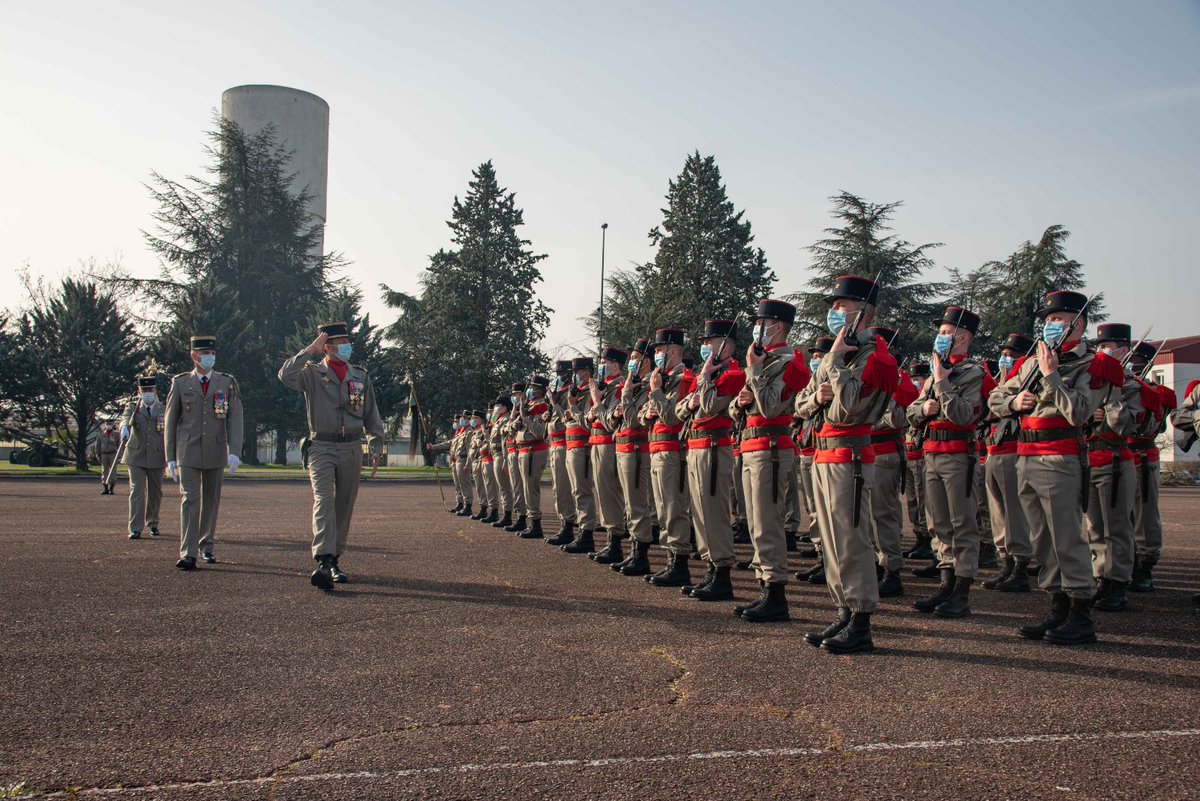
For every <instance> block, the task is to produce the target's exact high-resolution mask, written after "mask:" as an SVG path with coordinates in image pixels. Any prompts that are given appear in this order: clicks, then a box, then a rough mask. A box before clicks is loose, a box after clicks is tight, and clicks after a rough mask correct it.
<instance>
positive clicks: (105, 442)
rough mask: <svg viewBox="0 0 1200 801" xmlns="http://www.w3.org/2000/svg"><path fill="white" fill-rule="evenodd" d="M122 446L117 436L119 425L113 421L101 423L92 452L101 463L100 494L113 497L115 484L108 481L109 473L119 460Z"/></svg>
mask: <svg viewBox="0 0 1200 801" xmlns="http://www.w3.org/2000/svg"><path fill="white" fill-rule="evenodd" d="M120 446H121V441H120V439H119V438H118V435H117V424H116V423H114V422H113V421H112V420H104V421H102V422H101V423H100V430H99V431H98V432H97V433H96V439H95V440H93V443H92V450H93V451H94V452H95V454H96V460H97V461H98V462H100V494H101V495H112V494H113V486H114V485H113V484H112V483H111V482H109V480H108V473H109V471H110V470H112V466H113V462H115V461H116V460H117V450H118V448H120Z"/></svg>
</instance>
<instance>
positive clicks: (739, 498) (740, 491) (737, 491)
mask: <svg viewBox="0 0 1200 801" xmlns="http://www.w3.org/2000/svg"><path fill="white" fill-rule="evenodd" d="M730 483H731V484H733V501H732V503H733V519H734V520H736V521H737V522H739V523H745V522H746V489H745V487H743V486H742V457H741V456H736V457H734V460H733V480H732V481H731V482H730Z"/></svg>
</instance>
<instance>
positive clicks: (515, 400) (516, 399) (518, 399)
mask: <svg viewBox="0 0 1200 801" xmlns="http://www.w3.org/2000/svg"><path fill="white" fill-rule="evenodd" d="M508 399H509V400H510V401H512V405H513V406H516V405H517V404H518V403H520V402H521V396H520V395H509V396H508Z"/></svg>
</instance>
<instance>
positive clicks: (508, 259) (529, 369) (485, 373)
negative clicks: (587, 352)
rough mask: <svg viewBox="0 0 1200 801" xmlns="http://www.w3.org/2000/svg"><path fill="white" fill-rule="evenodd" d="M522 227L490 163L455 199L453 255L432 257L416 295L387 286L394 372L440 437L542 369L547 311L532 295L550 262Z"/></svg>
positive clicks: (448, 252) (448, 251) (441, 252)
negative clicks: (409, 384)
mask: <svg viewBox="0 0 1200 801" xmlns="http://www.w3.org/2000/svg"><path fill="white" fill-rule="evenodd" d="M524 224H525V221H524V214H523V212H522V211H521V209H519V208H517V205H516V194H515V193H513V192H509V191H508V190H507V189H504V188H502V187H501V186H500V184H499V182H498V181H497V179H496V171H495V168H494V167H493V166H492V162H491V161H486V162H484V163H483V164H481V165H479V167H478V168H476V169H475V170H474V171H473V172H472V180H471V181H470V183H469V185H468V189H467V194H466V196H465V197H464V198H463V199H462V200H459V199H458V198H457V197H456V198H455V199H454V204H453V206H452V208H451V214H450V220H449V221H448V222H447V225H448V226H449V227H450V231H451V237H450V241H451V243H452V246H453V247H452V249H442V250H439V251H438V252H437V253H435V254H434V255H433V256H432V257H431V258H430V262H429V267H428V269H426V270H425V271H424V272H423V273H422V274H421V276H420V279H419V283H420V286H421V293H420V295H419V297H414V296H412V295H408V294H405V293H402V292H394V291H392V290H391V289H389V288H388V287H386V286H385V287H383V290H384V302H385V303H387V304H388V305H389V306H391V307H392V308H395V309H398V310H399V311H400V316H399V318H398V319H397V320H396V322H395V323H394V324H393V325H392V326H391V327H390V328H389V329H388V332H387V337H388V339H389V340H390V341H392V342H394V343H395V344H396V346H397V359H396V366H397V369H398V371H400V372H401V373H403V374H404V376H405V377H407V379H408V380H411V381H414V382H415V383H416V387H417V391H418V395H419V398H420V401H421V404H422V412H423V413H425V415H426V422H427V424H432V425H435V426H436V427H437V428H438V430H445V428H446V424H445V421H446V420H447V419H448V418H449V416H450V415H451V414H452V413H453V412H454V411H455V410H460V409H463V408H466V407H476V408H478V407H480V406H484V405H485V404H487V403H489V402H490V401H491V399H492V398H495V397H496V395H497V394H498V393H499V392H500V391H501V390H504V391H507V387H508V385H509V384H510V383H512V382H514V381H518V380H524V379H525V378H526V377H527V376H529V374H531V373H534V372H539V373H541V372H544V371H545V370H546V356H545V354H544V353H542V351H541V350H540V349H539V347H538V342H539V341H540V340H541V338H542V335H543V332H544V331H545V329H546V326H547V324H548V323H549V321H550V311H551V310H550V309H549V308H547V306H546V305H545V304H544V303H542V302H541V300H539V299H538V297H537V295H536V292H535V286H536V285H537V284H538V283H539V282H540V281H541V280H542V275H541V271H540V270H539V269H538V263H539V262H541V261H542V260H543V259H545V258H546V256H545V254H535V253H534V252H533V251H532V250H531V249H530V247H529V245H530V242H529V240H526V239H522V238H521V237H520V235H519V233H518V231H517V229H518V228H519V227H520V226H522V225H524Z"/></svg>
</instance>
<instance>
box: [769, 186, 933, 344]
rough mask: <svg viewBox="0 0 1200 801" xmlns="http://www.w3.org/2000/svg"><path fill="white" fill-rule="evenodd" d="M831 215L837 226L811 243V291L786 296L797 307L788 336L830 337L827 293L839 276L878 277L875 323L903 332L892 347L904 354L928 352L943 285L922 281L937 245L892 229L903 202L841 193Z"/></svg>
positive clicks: (807, 339)
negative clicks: (912, 240)
mask: <svg viewBox="0 0 1200 801" xmlns="http://www.w3.org/2000/svg"><path fill="white" fill-rule="evenodd" d="M830 200H831V201H832V202H833V213H832V214H833V217H834V218H835V219H837V220H838V221H839V222H840V223H841V225H840V226H837V227H831V228H826V229H825V234H826V236H825V238H824V239H820V240H817V241H816V242H814V243H813V244H812V245H809V247H808V251H809V253H811V254H812V257H813V259H812V264H811V267H810V272H811V273H812V278H810V279H809V280H808V282H807V283H808V286H810V287H812V289H811V290H810V291H805V292H797V293H795V294H793V295H790V296H788V300H791V301H792V302H794V303H795V304H796V306H797V309H796V327H795V328H794V329H793V332H792V335H793V336H792V338H793V341H794V342H795V343H796V344H797V345H807V344H808V343H810V342H811V341H812V340H813V339H814V338H816V337H819V336H828V329H827V328H826V325H825V315H826V313H827V312H828V311H829V306H828V304H826V303H825V297H826V295H828V294H829V291H830V289H831V288H832V287H833V284H834V279H836V278H837V277H838V276H841V275H858V276H861V277H863V278H868V279H874V278H876V276H878V280H879V284H880V288H881V292H880V297H879V310H878V315H877V317H876V322H877V323H879V324H881V325H887V326H889V327H891V328H896V329H898V330H900V331H901V333H900V335H899V337H898V339H897V341H896V342H895V343H894V344H893V350H895V351H897V352H900V353H902V354H904V355H913V354H917V353H928V352H929V343H930V341H931V340H932V329H931V328H930V325H929V323H930V321H931V320H932V319H933V318H934V315H935V314H936V313H937V312H938V311H939V306H940V302H939V299H940V297H941V295H942V294H943V293H944V292H945V291H946V285H945V284H941V283H935V282H930V281H924V280H922V278H921V276H922V275H923V274H924V273H925V272H926V271H927V270H928V269H930V268H931V267H933V266H934V262H933V259H931V258H930V257H929V255H928V251H930V250H932V249H933V248H936V247H939V246H940V244H941V243H937V242H929V243H926V244H923V245H913V244H911V243H909V242H907V241H905V240H903V239H900V238H899V237H898V236H896V235H895V234H892V233H889V232H890V231H891V226H890V224H889V223H890V221H891V218H892V215H893V214H894V213H895V212H896V210H897V209H898V208H900V206H901V205H903V203H902V202H900V201H897V202H894V203H872V202H870V201H867V200H864V199H863V198H861V197H859V196H857V195H853V194H850V193H849V192H841V193H839V194H837V195H834V196H833V197H831V198H830Z"/></svg>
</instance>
